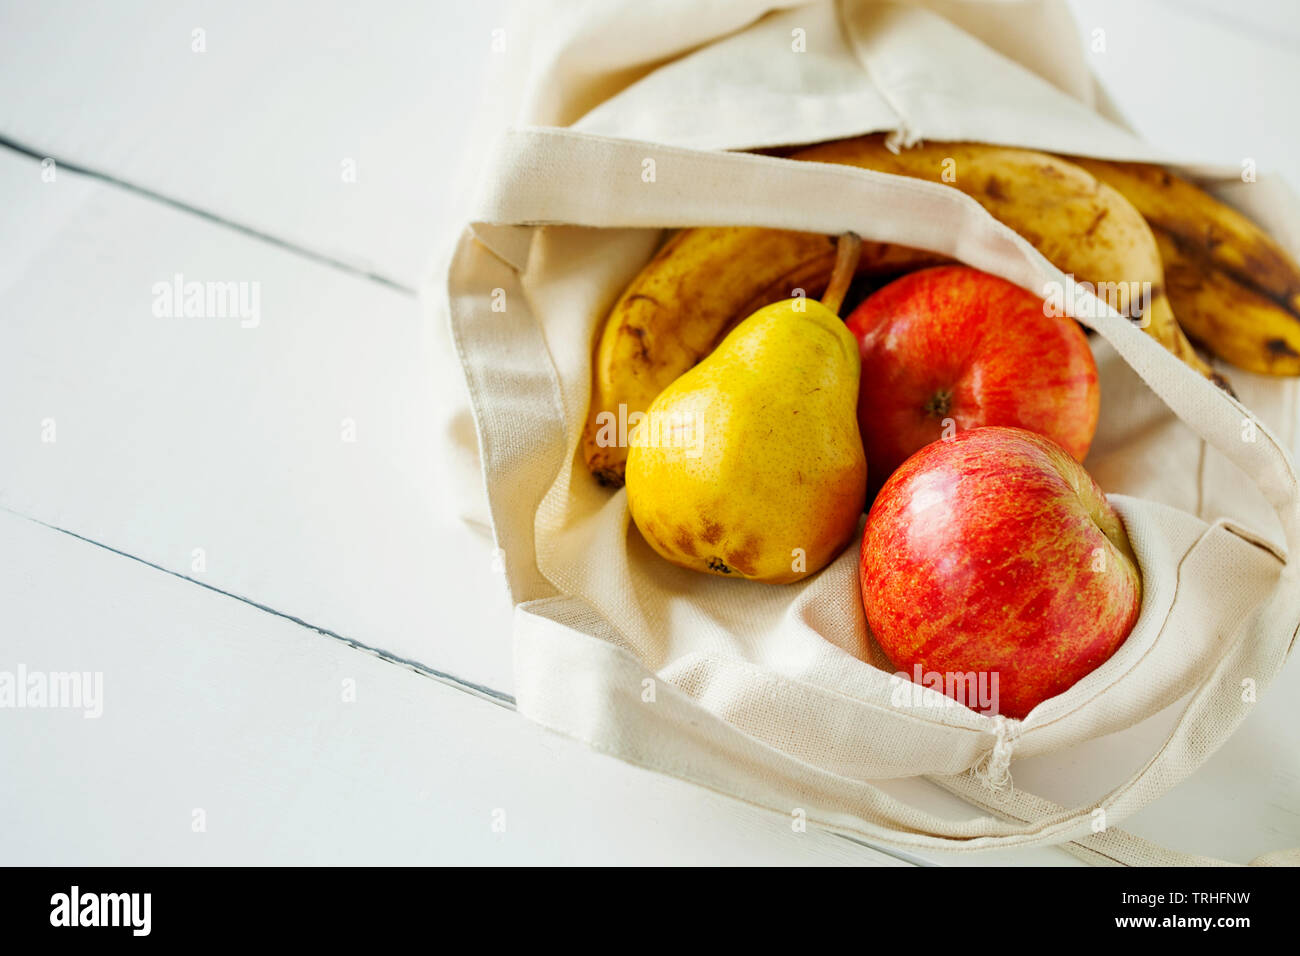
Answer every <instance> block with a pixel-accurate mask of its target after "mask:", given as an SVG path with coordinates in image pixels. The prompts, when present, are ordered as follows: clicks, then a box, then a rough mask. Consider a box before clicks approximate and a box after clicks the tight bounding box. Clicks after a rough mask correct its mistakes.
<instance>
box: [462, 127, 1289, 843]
mask: <svg viewBox="0 0 1300 956" xmlns="http://www.w3.org/2000/svg"><path fill="white" fill-rule="evenodd" d="M647 160H652V161H653V167H652V168H653V169H654V171H655V175H654V177H653V181H652V182H647V181H646V180H645V179H643V177H642V173H643V171H644V170H645V169H646V168H647V166H646V162H647ZM485 182H486V186H487V188H486V190H485V191H484V192H483V193H482V194H481V195H480V196H479V197H478V199H477V201H476V204H475V215H474V219H475V221H476V222H481V223H490V224H508V225H528V224H542V223H564V224H571V225H582V226H593V227H681V226H692V225H744V224H749V225H757V226H767V227H771V228H784V229H801V230H806V231H815V232H824V233H827V234H838V233H841V232H845V231H849V230H853V231H856V232H858V233H859V234H861V235H863V236H865V237H867V238H871V239H874V240H877V241H887V242H898V243H901V244H905V245H912V246H923V247H927V248H931V249H933V250H935V251H938V252H943V253H945V254H947V255H950V256H953V257H954V258H957V259H961V260H962V261H965V262H967V263H969V264H971V265H974V266H976V267H978V268H984V269H986V270H988V271H992V272H996V273H999V274H1001V275H1003V276H1005V277H1006V278H1008V279H1010V280H1011V281H1014V282H1017V283H1018V284H1020V285H1022V286H1026V287H1028V288H1041V286H1042V283H1043V282H1044V281H1045V280H1054V281H1059V282H1062V283H1063V282H1064V281H1065V277H1064V276H1063V275H1062V274H1061V273H1060V271H1059V270H1057V269H1056V268H1055V267H1054V266H1052V265H1051V264H1050V263H1048V262H1047V261H1046V260H1045V259H1043V257H1042V256H1041V255H1040V254H1039V253H1038V252H1037V251H1036V250H1035V249H1033V247H1032V246H1030V245H1029V244H1028V243H1027V242H1026V241H1025V240H1024V239H1022V238H1021V237H1019V236H1017V235H1016V234H1015V233H1014V232H1012V231H1011V230H1009V229H1007V228H1006V227H1005V226H1002V225H1001V224H999V223H997V222H995V221H994V220H992V218H991V217H990V216H989V215H988V213H987V212H985V211H984V209H983V208H982V207H980V206H979V205H978V204H977V203H975V202H974V200H972V199H970V198H969V197H967V196H965V195H964V194H962V193H960V192H958V191H957V190H954V189H952V188H951V187H947V186H943V185H940V184H937V183H929V182H923V181H919V180H912V179H904V178H901V177H894V176H888V175H885V174H880V173H874V172H871V171H867V170H860V169H852V168H846V167H839V166H825V165H822V164H813V163H801V162H792V161H786V160H777V159H772V158H769V157H762V156H753V155H746V154H736V153H720V152H706V151H699V150H689V149H681V148H675V147H664V146H659V145H655V144H647V143H638V142H634V141H628V140H617V139H609V138H605V137H596V136H590V135H584V134H580V133H575V132H573V131H570V130H563V129H553V128H525V129H516V130H511V131H509V132H508V133H507V134H506V136H505V137H504V139H503V140H502V142H501V145H500V148H499V150H498V152H497V154H496V156H495V159H494V162H493V163H492V164H491V166H490V174H489V175H488V177H487V178H486V180H485ZM926 221H928V222H931V223H933V222H942V223H944V229H943V230H942V232H941V233H938V234H936V233H934V232H929V233H924V231H923V230H918V228H917V223H923V222H926ZM453 321H454V319H453ZM1084 321H1085V324H1088V325H1090V326H1091V327H1093V328H1095V329H1096V330H1097V332H1098V334H1100V335H1101V336H1102V337H1103V338H1105V339H1106V340H1107V341H1108V342H1109V343H1110V344H1111V345H1112V346H1114V347H1115V349H1116V351H1117V352H1118V353H1119V354H1120V355H1121V357H1123V359H1124V360H1125V361H1126V362H1127V363H1128V364H1129V365H1130V366H1132V367H1133V368H1134V369H1135V370H1136V371H1137V372H1138V374H1139V375H1140V376H1141V377H1142V378H1143V380H1144V381H1146V382H1147V384H1148V385H1149V386H1150V387H1151V388H1152V389H1153V390H1154V391H1155V392H1156V393H1157V394H1158V395H1159V396H1160V397H1161V398H1162V400H1163V401H1164V402H1165V403H1166V404H1167V405H1168V406H1169V407H1170V408H1171V409H1172V410H1173V411H1174V413H1175V414H1177V415H1178V417H1179V418H1181V419H1182V420H1183V421H1184V422H1186V423H1187V424H1189V425H1190V426H1191V427H1192V428H1193V429H1194V430H1195V431H1197V433H1198V434H1200V435H1201V437H1202V438H1203V439H1204V440H1206V441H1207V442H1208V443H1210V444H1211V445H1212V446H1214V447H1215V448H1217V449H1218V450H1219V451H1220V452H1222V453H1223V454H1224V455H1225V456H1226V457H1227V458H1228V459H1229V460H1231V461H1233V462H1234V463H1235V464H1237V465H1238V466H1239V467H1240V468H1241V469H1242V470H1243V471H1244V472H1245V473H1246V474H1247V475H1248V476H1249V477H1250V478H1251V480H1252V481H1254V482H1255V484H1257V485H1258V487H1259V488H1260V490H1261V492H1262V493H1263V494H1264V496H1265V498H1266V499H1267V500H1268V502H1269V503H1270V505H1271V506H1272V507H1273V509H1274V511H1275V512H1276V513H1277V515H1278V518H1279V521H1280V523H1281V527H1282V530H1283V534H1284V536H1285V539H1286V543H1287V549H1288V552H1289V553H1294V552H1295V549H1296V547H1297V543H1298V542H1300V493H1298V492H1297V480H1296V475H1295V470H1294V467H1293V466H1292V464H1291V462H1290V459H1289V456H1288V454H1287V453H1286V452H1285V451H1284V450H1283V448H1282V446H1281V444H1280V443H1279V442H1278V441H1277V439H1276V438H1275V437H1274V436H1273V435H1272V434H1271V433H1270V432H1269V431H1268V430H1267V429H1266V428H1264V427H1262V426H1257V433H1258V436H1259V440H1258V441H1255V442H1251V443H1247V442H1233V441H1230V440H1227V439H1226V438H1225V437H1224V436H1227V435H1231V434H1235V433H1237V431H1238V430H1239V427H1240V423H1241V421H1242V418H1243V417H1245V416H1248V414H1249V413H1248V412H1247V411H1246V410H1245V409H1244V408H1243V407H1242V406H1241V405H1240V404H1238V403H1237V402H1235V401H1234V400H1232V399H1231V398H1229V397H1228V396H1227V395H1226V394H1225V393H1223V392H1221V391H1220V390H1219V389H1217V388H1215V387H1214V386H1213V385H1211V384H1210V383H1208V382H1206V381H1205V380H1204V379H1202V378H1201V377H1200V376H1199V375H1197V374H1196V373H1194V372H1192V371H1191V370H1189V369H1187V368H1186V367H1185V366H1183V365H1182V364H1181V363H1180V362H1178V361H1177V360H1176V359H1174V358H1173V357H1172V356H1171V355H1169V354H1168V353H1167V352H1166V351H1165V350H1164V349H1163V348H1162V347H1161V346H1160V345H1159V344H1158V343H1156V342H1155V341H1154V340H1152V339H1151V338H1150V337H1149V336H1146V335H1145V334H1143V333H1141V332H1139V331H1137V330H1136V329H1134V328H1133V327H1132V326H1131V324H1130V323H1129V322H1128V321H1127V320H1126V319H1124V318H1122V317H1121V316H1119V315H1118V314H1116V313H1114V312H1109V313H1108V314H1101V315H1099V316H1097V317H1094V318H1090V319H1085V320H1084ZM1296 572H1297V569H1296V565H1295V563H1294V562H1291V563H1288V564H1287V565H1286V566H1285V567H1284V568H1283V570H1282V578H1281V580H1280V581H1279V586H1278V587H1277V588H1276V589H1275V591H1274V593H1273V595H1272V597H1271V599H1270V601H1269V603H1268V606H1267V607H1265V608H1264V609H1263V611H1262V614H1261V618H1260V623H1259V626H1258V627H1257V628H1256V631H1255V633H1256V634H1264V635H1265V636H1266V637H1267V638H1268V640H1266V641H1259V640H1251V639H1247V638H1243V639H1241V640H1239V641H1237V642H1236V644H1235V646H1233V647H1232V648H1230V649H1229V650H1228V651H1227V652H1226V653H1225V655H1224V657H1223V658H1222V659H1221V660H1220V663H1219V665H1218V667H1217V668H1216V669H1215V671H1214V672H1213V674H1212V675H1211V676H1210V678H1209V679H1207V680H1206V681H1205V682H1203V684H1202V685H1201V687H1200V688H1199V689H1198V691H1197V692H1196V693H1195V694H1194V695H1193V698H1192V701H1191V703H1190V704H1189V705H1188V708H1187V710H1186V711H1185V712H1184V714H1183V715H1182V716H1181V718H1180V720H1179V722H1178V725H1177V726H1176V727H1175V729H1174V731H1173V732H1172V734H1171V736H1170V738H1169V740H1168V741H1167V742H1166V744H1165V745H1164V747H1162V748H1161V750H1160V751H1159V753H1157V754H1156V756H1155V757H1153V758H1152V760H1151V761H1150V762H1149V763H1148V764H1147V766H1145V767H1144V768H1142V770H1141V771H1139V772H1138V773H1137V774H1136V775H1134V777H1133V778H1132V779H1130V780H1129V781H1128V782H1127V783H1125V784H1123V785H1121V786H1120V787H1117V788H1116V789H1115V790H1114V791H1112V792H1111V793H1110V794H1108V795H1107V796H1106V797H1105V798H1103V800H1101V801H1100V804H1099V805H1101V806H1104V807H1109V808H1111V809H1112V810H1113V811H1114V813H1115V816H1117V817H1122V816H1125V815H1127V814H1128V813H1131V812H1133V811H1135V810H1136V809H1137V808H1138V807H1140V806H1142V805H1145V803H1147V802H1149V801H1150V800H1151V799H1154V796H1155V795H1158V793H1161V792H1164V790H1167V789H1168V788H1169V787H1170V786H1172V785H1174V784H1175V783H1177V782H1178V780H1180V779H1182V778H1183V777H1184V776H1186V774H1187V773H1188V772H1190V769H1185V768H1186V765H1187V760H1188V757H1189V752H1188V751H1189V741H1190V740H1191V737H1192V735H1191V732H1190V728H1191V727H1192V726H1194V725H1197V724H1198V722H1199V723H1200V730H1199V732H1198V734H1197V735H1196V737H1195V747H1193V748H1191V749H1193V750H1194V751H1195V753H1194V754H1191V757H1192V758H1193V760H1194V761H1195V762H1196V763H1199V762H1200V761H1203V760H1204V758H1205V757H1206V756H1208V755H1209V753H1212V752H1213V751H1214V750H1215V749H1217V747H1218V746H1219V745H1220V744H1221V743H1222V742H1223V740H1225V739H1226V738H1227V737H1228V736H1229V735H1230V734H1231V733H1232V731H1233V730H1234V729H1235V727H1236V726H1237V724H1239V723H1240V720H1241V719H1242V718H1243V717H1244V713H1245V710H1244V708H1241V707H1237V708H1235V710H1234V709H1232V708H1227V709H1226V710H1225V704H1224V701H1225V700H1231V699H1235V698H1237V697H1238V696H1239V695H1238V694H1236V693H1235V688H1236V685H1235V680H1236V676H1235V675H1236V674H1237V673H1238V672H1239V671H1240V670H1241V669H1242V668H1243V667H1245V668H1247V669H1249V670H1250V672H1251V673H1252V674H1255V675H1257V680H1258V683H1259V686H1260V687H1261V688H1262V687H1263V686H1266V684H1267V683H1268V681H1269V680H1271V678H1272V676H1273V675H1274V674H1275V673H1276V671H1277V669H1278V668H1279V667H1280V666H1281V663H1282V661H1283V660H1284V659H1285V656H1286V654H1287V652H1288V651H1289V648H1290V646H1291V643H1292V642H1293V639H1294V634H1295V622H1296V619H1297V616H1298V612H1297V608H1296V598H1295V596H1294V595H1295V594H1296V593H1298V592H1300V587H1297V573H1296ZM521 610H527V609H526V608H524V609H521ZM1270 635H1271V637H1270ZM524 698H525V693H524V692H523V691H522V690H521V693H520V699H521V704H522V703H523V701H524ZM524 709H525V710H526V708H524ZM1207 715H1208V716H1209V717H1211V718H1212V719H1211V720H1209V721H1208V723H1207V722H1206V718H1207ZM1207 727H1208V729H1206V728H1207ZM590 742H592V743H593V744H596V745H601V742H597V741H590ZM603 745H604V746H606V747H608V746H609V743H608V742H604V744H603ZM1176 758H1178V759H1176ZM629 759H630V758H629ZM670 772H671V771H670ZM864 786H869V785H864ZM953 786H956V787H960V786H962V784H961V783H960V782H956V783H954V784H953ZM877 796H881V794H879V792H878V791H877ZM1034 799H1036V798H1031V797H1030V796H1029V795H1025V794H1022V795H1021V800H1022V801H1023V803H1024V804H1029V803H1032V801H1033V800H1034ZM995 804H997V805H996V806H991V807H990V809H995V811H996V812H1000V813H1001V814H1002V815H1004V816H1006V817H1008V818H1009V819H1011V820H1017V819H1018V820H1021V821H1023V822H1021V823H1019V824H1018V825H1017V824H1015V823H1012V824H1005V823H1004V824H1001V825H993V826H990V827H989V828H988V829H987V832H988V833H991V834H996V835H994V836H986V837H984V838H982V839H978V844H979V845H983V846H994V845H1011V844H1024V843H1028V842H1032V843H1054V842H1060V841H1061V840H1063V839H1065V840H1068V839H1076V838H1077V839H1080V842H1081V843H1083V844H1085V845H1086V844H1088V843H1089V842H1090V841H1091V842H1096V838H1094V837H1092V836H1090V835H1089V824H1090V821H1091V819H1092V816H1091V809H1088V810H1084V811H1081V812H1077V813H1076V812H1074V811H1068V810H1063V809H1061V808H1055V809H1054V810H1053V811H1051V812H1050V813H1049V814H1048V816H1047V817H1046V818H1043V817H1042V816H1041V811H1043V810H1044V808H1045V805H1044V804H1043V802H1042V801H1038V803H1037V804H1036V805H1032V806H1028V805H1012V804H1006V803H1005V801H1002V802H998V801H995ZM882 809H883V808H882ZM1057 811H1059V812H1057ZM905 816H906V817H908V818H909V819H908V826H907V827H906V829H898V828H895V827H891V826H890V825H889V824H888V823H885V824H884V826H883V827H879V826H875V825H872V826H869V827H868V828H867V829H866V830H863V831H858V830H857V828H855V827H853V826H851V825H850V826H848V827H845V826H843V825H840V826H837V825H836V824H835V823H834V822H833V821H827V822H826V825H828V826H830V828H832V829H847V830H849V831H851V832H862V833H863V834H864V835H867V836H869V837H875V838H880V839H890V840H894V841H895V842H904V843H912V844H916V845H926V846H935V847H938V848H943V849H953V848H954V846H955V845H956V846H962V845H966V846H971V845H974V844H972V843H971V838H972V837H973V836H975V835H976V834H974V833H972V832H971V831H970V830H968V829H967V828H966V827H964V826H960V825H958V826H954V825H953V824H952V822H951V821H947V820H943V819H941V818H937V817H933V816H932V815H928V814H922V815H921V817H920V818H918V817H916V816H914V815H913V814H911V813H908V814H905ZM890 818H893V819H895V820H897V819H898V818H897V817H896V816H895V813H894V812H893V810H892V809H891V811H890V812H885V813H884V814H883V816H881V817H878V819H882V820H885V819H890ZM990 823H992V821H990ZM918 831H919V832H918ZM1103 836H1104V835H1103Z"/></svg>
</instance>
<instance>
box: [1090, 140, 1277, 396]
mask: <svg viewBox="0 0 1300 956" xmlns="http://www.w3.org/2000/svg"><path fill="white" fill-rule="evenodd" d="M1071 161H1072V162H1077V163H1078V164H1079V165H1080V166H1082V167H1083V168H1084V169H1086V170H1087V171H1088V172H1090V173H1092V175H1094V176H1096V177H1097V178H1098V179H1100V180H1101V181H1102V182H1104V183H1107V184H1109V185H1110V186H1112V187H1113V188H1115V189H1117V190H1119V192H1121V193H1123V194H1124V197H1125V198H1126V199H1128V201H1129V202H1131V203H1132V204H1133V205H1134V206H1135V207H1136V208H1137V210H1138V211H1139V212H1140V213H1142V215H1143V216H1144V217H1145V218H1146V220H1147V222H1148V223H1150V224H1151V230H1152V232H1154V233H1155V236H1156V240H1157V242H1158V243H1159V246H1160V255H1161V258H1162V259H1163V260H1164V266H1165V281H1166V285H1167V286H1168V289H1169V299H1170V301H1171V302H1172V303H1173V307H1174V311H1175V312H1176V313H1177V314H1178V317H1179V319H1180V320H1181V321H1182V323H1183V325H1185V326H1186V328H1187V332H1188V334H1189V335H1191V336H1192V337H1193V338H1194V339H1196V340H1197V341H1199V342H1200V343H1201V344H1203V345H1204V346H1206V348H1208V349H1209V350H1210V351H1211V352H1213V353H1214V354H1215V355H1217V356H1219V357H1220V358H1222V359H1224V360H1225V361H1228V362H1231V363H1232V364H1233V365H1237V366H1239V367H1241V368H1244V369H1246V370H1247V371H1251V372H1261V373H1263V374H1266V375H1300V266H1297V265H1296V263H1295V262H1294V261H1293V260H1292V259H1291V257H1290V256H1288V255H1287V254H1286V252H1285V250H1283V249H1282V247H1281V246H1279V245H1278V244H1277V243H1276V242H1274V241H1273V239H1272V238H1270V237H1269V236H1268V234H1267V233H1265V232H1264V231H1263V230H1262V229H1260V228H1259V227H1258V226H1256V225H1255V224H1254V223H1253V222H1251V221H1250V220H1249V219H1247V218H1246V217H1245V216H1243V215H1242V214H1241V213H1239V212H1237V210H1235V209H1233V208H1232V207H1231V206H1228V205H1226V204H1224V203H1222V202H1219V200H1217V199H1215V198H1214V197H1212V196H1210V195H1209V194H1208V193H1206V192H1205V191H1204V190H1202V189H1200V188H1199V187H1198V186H1195V185H1194V184H1192V183H1190V182H1188V181H1187V180H1185V179H1182V178H1180V177H1178V176H1176V175H1174V174H1173V173H1171V172H1169V171H1167V170H1165V169H1163V168H1162V167H1160V166H1151V165H1148V164H1146V163H1124V162H1111V161H1108V160H1099V159H1081V158H1072V160H1071Z"/></svg>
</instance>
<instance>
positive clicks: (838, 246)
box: [822, 232, 862, 315]
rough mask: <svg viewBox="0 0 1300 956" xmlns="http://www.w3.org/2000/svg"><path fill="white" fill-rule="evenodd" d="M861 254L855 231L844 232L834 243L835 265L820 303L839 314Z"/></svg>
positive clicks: (859, 241) (858, 238)
mask: <svg viewBox="0 0 1300 956" xmlns="http://www.w3.org/2000/svg"><path fill="white" fill-rule="evenodd" d="M861 255H862V239H861V238H860V237H859V236H858V234H857V233H856V232H846V233H844V235H842V236H840V238H839V240H838V241H837V242H836V243H835V267H834V268H833V269H832V270H831V281H830V284H829V285H828V286H826V294H825V295H823V296H822V305H824V306H826V308H828V309H830V310H831V311H832V312H834V313H836V314H837V315H838V314H839V311H840V306H841V305H843V304H844V296H845V295H846V294H847V293H848V291H849V283H851V282H852V281H853V274H854V273H855V272H856V271H857V269H858V259H859V258H860V257H861Z"/></svg>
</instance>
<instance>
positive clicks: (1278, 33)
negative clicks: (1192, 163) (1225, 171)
mask: <svg viewBox="0 0 1300 956" xmlns="http://www.w3.org/2000/svg"><path fill="white" fill-rule="evenodd" d="M1070 6H1071V8H1072V10H1073V11H1074V16H1075V20H1076V21H1077V22H1078V25H1079V29H1080V33H1081V34H1082V36H1083V41H1084V42H1085V44H1086V47H1085V48H1086V49H1087V51H1088V53H1087V60H1088V63H1089V65H1090V66H1091V67H1092V69H1093V71H1094V72H1095V73H1096V74H1097V77H1098V79H1099V80H1100V82H1101V85H1102V87H1103V88H1104V89H1105V91H1106V93H1107V95H1108V96H1109V98H1110V99H1111V100H1112V101H1113V102H1114V103H1115V105H1116V106H1117V107H1118V108H1119V111H1120V112H1121V113H1122V114H1123V115H1124V117H1125V118H1126V119H1127V120H1128V121H1129V122H1130V123H1131V125H1132V126H1133V127H1134V128H1135V129H1136V130H1137V131H1138V132H1139V133H1140V134H1141V135H1142V136H1143V137H1144V138H1146V139H1148V140H1149V141H1151V142H1153V143H1155V144H1157V145H1159V146H1162V147H1164V148H1167V149H1170V150H1174V151H1182V152H1186V153H1188V154H1190V155H1195V156H1206V155H1211V156H1218V157H1220V158H1221V159H1222V161H1223V162H1227V163H1233V164H1235V163H1238V162H1240V161H1241V160H1243V159H1246V158H1251V159H1253V160H1254V161H1255V162H1256V164H1257V167H1258V169H1260V170H1272V171H1276V172H1279V173H1281V174H1282V175H1283V176H1285V177H1286V179H1287V181H1288V183H1289V184H1290V185H1291V187H1292V188H1293V189H1296V190H1297V191H1300V126H1297V124H1296V123H1294V122H1293V121H1292V118H1293V117H1294V115H1295V109H1294V107H1293V105H1292V103H1291V99H1292V96H1293V94H1294V91H1295V89H1296V86H1297V83H1300V50H1297V49H1296V46H1295V42H1294V38H1295V37H1300V5H1297V4H1295V3H1286V2H1281V3H1273V2H1270V3H1268V4H1261V5H1255V4H1241V3H1228V2H1224V0H1198V2H1196V3H1191V4H1187V3H1175V2H1164V0H1160V2H1147V3H1133V2H1131V0H1070ZM1096 30H1100V31H1103V36H1102V37H1101V39H1102V41H1103V46H1104V48H1103V49H1094V48H1093V38H1094V31H1096ZM1270 40H1271V41H1272V42H1269V41H1270Z"/></svg>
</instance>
